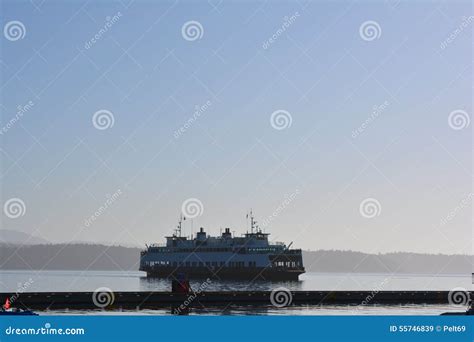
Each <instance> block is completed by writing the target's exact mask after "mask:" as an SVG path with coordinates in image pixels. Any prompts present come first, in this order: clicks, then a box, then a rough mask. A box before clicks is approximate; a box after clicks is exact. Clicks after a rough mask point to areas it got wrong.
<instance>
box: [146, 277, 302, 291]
mask: <svg viewBox="0 0 474 342" xmlns="http://www.w3.org/2000/svg"><path fill="white" fill-rule="evenodd" d="M205 281H206V280H205V279H199V280H197V279H194V280H190V284H191V288H192V289H198V288H199V287H200V286H201V284H203V283H204V282H205ZM139 282H140V283H139V286H140V291H170V290H171V280H169V279H163V278H147V277H140V280H139ZM303 283H304V281H303V280H293V281H266V280H254V281H245V280H212V279H211V281H210V282H209V285H207V286H206V291H271V290H272V289H274V288H277V287H285V288H287V289H289V290H291V291H301V290H302V289H303Z"/></svg>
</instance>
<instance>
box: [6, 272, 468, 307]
mask: <svg viewBox="0 0 474 342" xmlns="http://www.w3.org/2000/svg"><path fill="white" fill-rule="evenodd" d="M201 282H202V281H192V282H191V287H193V288H195V289H197V288H198V287H199V285H200V284H201ZM471 286H472V279H471V275H449V276H447V275H436V276H435V275H412V274H410V275H408V274H406V275H400V274H397V275H390V274H338V273H306V274H304V275H302V276H301V277H300V281H284V282H268V281H255V282H253V283H249V282H245V281H220V282H217V281H212V282H211V283H210V285H209V286H207V287H206V291H213V290H237V291H239V290H272V289H274V288H276V287H286V288H288V289H290V290H368V291H374V290H378V291H383V290H448V291H449V290H451V289H453V288H456V287H462V288H466V289H471ZM99 287H108V288H110V289H111V290H113V291H169V290H170V281H168V280H164V279H152V278H146V277H145V273H143V272H116V271H0V292H17V291H19V292H42V291H50V292H53V291H94V290H96V289H97V288H99ZM462 309H463V308H460V307H456V306H449V305H424V306H423V305H416V306H415V305H406V306H380V305H367V306H364V307H356V306H346V305H344V306H328V305H325V306H290V307H287V308H283V309H279V308H273V307H258V308H255V307H252V308H249V307H229V308H226V309H223V308H207V309H202V310H199V309H192V311H191V312H190V314H206V315H222V314H224V315H226V314H240V315H242V314H252V315H260V314H263V315H266V314H286V315H341V314H350V315H352V314H358V315H404V314H406V315H425V314H426V315H428V314H440V313H442V312H447V311H462ZM61 313H67V314H90V313H94V314H101V313H104V314H170V311H169V310H166V309H159V310H140V311H123V312H119V311H114V312H111V311H54V312H53V311H49V312H43V313H42V314H61Z"/></svg>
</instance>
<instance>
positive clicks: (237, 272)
mask: <svg viewBox="0 0 474 342" xmlns="http://www.w3.org/2000/svg"><path fill="white" fill-rule="evenodd" d="M184 219H186V218H184ZM182 222H183V217H181V218H180V220H179V222H178V226H177V229H176V230H175V233H174V234H173V235H172V236H167V237H166V244H165V245H158V244H153V245H150V246H147V248H146V249H145V250H143V251H141V255H140V270H141V271H145V272H146V273H147V276H148V277H160V278H172V277H176V275H178V274H185V275H186V276H187V277H189V278H190V279H191V278H211V279H220V280H224V279H241V280H256V279H264V280H298V276H299V275H300V274H302V273H304V272H305V269H304V266H303V257H302V253H301V249H290V247H291V244H292V243H290V244H289V245H288V246H286V245H285V244H284V243H281V242H276V243H273V244H272V243H270V242H269V241H268V236H269V235H270V234H268V233H265V232H262V230H261V229H260V228H259V227H258V225H257V222H256V221H255V219H254V217H253V214H252V213H251V214H250V227H251V229H250V233H249V232H247V233H246V234H244V235H243V236H241V237H235V236H234V235H233V234H232V233H231V231H230V228H225V230H224V232H222V234H221V235H220V236H210V235H208V234H207V233H206V232H205V231H204V228H202V227H201V228H200V230H199V232H198V233H197V234H196V237H193V236H191V238H188V237H185V236H181V229H182Z"/></svg>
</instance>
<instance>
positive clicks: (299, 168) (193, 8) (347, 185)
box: [0, 0, 473, 253]
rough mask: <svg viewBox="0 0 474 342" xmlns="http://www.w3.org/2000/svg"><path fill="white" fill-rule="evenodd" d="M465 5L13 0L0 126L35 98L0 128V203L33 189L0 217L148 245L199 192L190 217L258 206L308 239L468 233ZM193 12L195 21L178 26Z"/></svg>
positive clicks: (7, 15) (215, 218) (210, 217)
mask: <svg viewBox="0 0 474 342" xmlns="http://www.w3.org/2000/svg"><path fill="white" fill-rule="evenodd" d="M114 16H118V19H117V20H114V22H113V24H112V25H111V27H110V28H109V29H108V30H107V31H106V32H103V33H100V30H101V29H103V28H104V25H106V23H107V19H109V20H111V18H113V17H114ZM292 16H293V19H294V20H292V21H291V23H290V24H289V25H287V27H285V30H284V31H283V32H281V28H282V26H283V25H284V22H285V21H286V22H288V20H289V18H291V17H292ZM470 16H472V8H471V3H470V2H468V1H466V2H462V1H457V2H453V1H449V2H439V1H432V2H428V1H417V2H403V1H402V2H398V1H379V2H375V1H374V2H369V1H356V2H351V1H337V2H324V1H315V2H306V1H299V2H297V1H277V2H253V1H245V2H234V1H229V2H205V1H203V2H197V1H196V2H191V1H180V2H173V1H160V2H152V1H138V0H137V1H131V2H126V1H99V2H92V1H91V2H84V1H70V2H59V1H54V2H43V3H41V2H35V1H32V2H27V1H25V2H21V1H20V2H18V1H2V8H1V24H2V27H5V25H7V23H9V22H11V21H20V22H21V23H22V24H23V25H24V28H25V35H24V37H23V38H22V39H18V40H9V39H7V38H6V36H5V34H4V35H3V36H2V39H1V81H2V82H1V83H2V91H1V107H0V108H1V111H2V121H1V122H2V126H3V127H5V125H7V123H8V122H10V120H11V119H12V118H14V117H15V115H16V114H17V111H18V106H19V105H22V106H24V105H26V104H27V103H29V101H32V103H33V106H31V108H30V109H29V110H28V111H27V112H26V113H24V115H23V116H21V118H20V119H19V120H18V121H16V122H15V123H14V124H13V125H12V126H11V127H9V128H8V129H7V131H6V132H4V133H3V134H2V135H1V144H2V173H1V176H2V198H3V201H2V202H6V201H7V200H8V199H10V198H19V199H21V200H22V201H23V202H24V203H25V208H26V210H25V213H24V215H23V216H21V217H18V218H14V219H12V218H10V217H8V216H7V215H3V217H2V228H3V229H12V230H20V231H24V232H28V233H35V234H36V235H40V236H42V237H44V238H46V239H48V240H50V241H57V242H64V241H71V240H72V241H76V240H78V241H105V242H115V243H129V244H143V243H145V242H151V241H157V240H161V239H162V237H163V236H164V235H165V234H169V233H170V232H171V231H172V229H173V227H174V225H175V224H176V220H177V217H178V216H179V214H180V210H181V205H182V203H183V201H185V200H186V199H188V198H197V199H199V200H200V201H201V203H202V204H203V208H204V209H203V213H202V215H201V216H199V217H198V218H196V219H194V220H193V225H194V230H196V229H197V227H199V226H204V227H206V228H207V230H208V231H210V232H211V233H218V232H219V228H221V227H222V228H223V227H227V226H229V227H231V228H232V230H235V231H236V232H237V233H240V232H242V233H243V232H244V231H245V229H246V220H245V213H246V211H247V210H248V209H249V208H251V207H252V208H253V209H254V212H255V214H256V215H257V218H259V219H260V221H263V220H264V219H265V218H268V217H273V218H272V219H271V224H269V226H268V228H267V230H268V231H269V232H271V233H272V236H273V237H274V238H276V239H278V240H284V241H286V242H290V241H294V246H296V247H300V248H305V249H320V248H324V249H354V250H362V251H367V252H384V251H397V250H404V251H420V252H433V253H437V252H443V253H458V252H465V253H467V252H470V251H471V243H472V238H471V236H472V235H471V224H472V197H470V201H468V204H467V205H464V204H462V203H464V202H462V201H463V200H464V199H466V198H469V194H470V193H472V168H471V161H472V140H471V136H472V135H471V134H472V131H471V129H472V125H467V126H466V127H464V128H463V129H453V128H452V127H451V126H450V125H449V121H448V117H449V115H450V113H452V112H453V111H458V110H460V111H463V113H466V114H462V115H464V118H466V115H467V118H469V119H470V118H472V97H473V96H472V52H471V48H472V41H473V40H472V24H473V21H472V17H470ZM285 18H286V19H285ZM189 21H196V22H198V23H199V24H200V25H201V27H202V32H201V33H202V37H200V38H199V39H196V40H191V41H190V40H187V39H184V38H183V35H182V27H183V25H184V24H185V23H187V22H189ZM367 21H374V22H376V23H377V24H378V26H379V29H378V33H379V36H378V37H376V38H375V39H373V40H370V37H369V40H367V39H363V38H364V37H362V36H361V34H360V27H361V25H363V24H364V23H366V22H367ZM463 23H464V24H465V26H462V25H463ZM459 28H462V29H461V30H460V29H459ZM279 29H280V33H278V32H279V31H278V30H279ZM97 34H99V36H100V38H99V39H98V40H97V41H96V42H95V43H93V44H91V46H90V47H89V48H86V43H87V42H89V41H90V40H91V39H92V38H93V37H94V36H95V35H97ZM453 35H454V36H453ZM272 36H273V37H274V39H273V40H274V41H273V42H272V43H270V44H269V46H268V47H267V48H266V49H265V48H264V47H263V45H264V43H265V42H268V40H269V39H270V38H271V37H272ZM450 36H451V37H454V39H451V40H450V41H449V43H448V44H447V45H446V46H443V45H442V44H443V42H445V43H446V40H447V39H448V37H450ZM275 37H276V38H275ZM366 38H367V37H366ZM208 101H209V103H210V105H209V106H207V108H206V110H205V111H203V112H202V113H201V114H200V115H199V116H198V117H195V115H194V114H193V113H194V111H195V107H196V106H202V105H204V104H205V103H207V102H208ZM384 103H386V105H385V107H384V109H383V110H379V112H377V113H378V114H376V115H374V114H373V111H374V106H381V105H382V104H384ZM99 110H107V111H109V112H110V113H112V115H113V118H114V124H113V126H112V127H109V128H107V129H104V130H99V129H97V128H95V127H94V125H93V122H92V117H93V115H94V113H96V112H97V111H99ZM277 110H284V111H287V112H288V113H289V115H290V116H291V126H289V127H286V128H284V129H281V130H277V129H275V128H274V127H273V126H272V125H271V122H270V118H271V114H272V113H273V112H275V111H277ZM193 117H194V118H195V120H194V119H192V118H193ZM190 119H191V124H190V125H188V127H187V128H186V129H185V131H184V132H183V133H182V134H181V135H180V136H179V137H178V138H176V137H175V136H174V135H173V133H174V132H175V131H176V130H179V129H180V127H182V126H183V125H184V124H185V123H186V122H188V120H190ZM364 123H366V124H365V125H364V127H363V128H362V132H361V133H360V134H359V135H357V136H356V137H354V136H353V132H354V131H355V130H357V129H359V128H361V127H362V126H363V124H364ZM118 189H120V190H121V195H120V196H119V197H118V198H117V200H116V201H114V202H113V203H112V204H111V205H110V206H108V207H107V209H106V210H105V211H104V212H103V213H101V214H100V215H99V216H98V217H97V219H96V220H95V221H94V222H93V224H91V225H90V227H84V221H85V220H86V219H87V218H88V217H90V216H91V215H94V213H95V212H96V211H97V210H98V208H100V207H101V206H104V203H105V202H106V200H107V198H108V197H107V196H111V195H112V194H114V193H116V192H117V190H118ZM295 191H298V194H297V195H296V196H294V197H295V198H294V200H292V201H291V203H289V204H288V205H285V206H284V207H285V208H284V209H283V210H278V208H279V207H281V205H282V203H283V202H284V200H285V197H288V196H290V195H291V194H294V193H295ZM366 198H374V199H376V200H377V201H378V202H379V204H380V208H379V213H378V214H379V215H377V216H376V217H373V218H366V217H364V216H363V215H361V213H360V204H361V202H362V201H363V200H364V199H366ZM453 211H454V212H455V215H453V217H452V218H449V219H446V218H447V217H451V216H450V213H452V212H453ZM275 213H277V214H275ZM4 214H5V213H4ZM273 214H275V215H273ZM272 215H273V216H272ZM190 230H191V227H190V224H189V223H188V224H187V226H186V227H185V231H186V233H187V234H189V233H190Z"/></svg>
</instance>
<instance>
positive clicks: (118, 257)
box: [0, 243, 472, 275]
mask: <svg viewBox="0 0 474 342" xmlns="http://www.w3.org/2000/svg"><path fill="white" fill-rule="evenodd" d="M140 251H141V248H138V247H123V246H106V245H99V244H83V243H80V244H79V243H78V244H70V245H68V244H38V245H23V246H20V245H15V244H1V248H0V270H65V271H83V270H91V271H138V265H139V256H140ZM303 261H304V266H305V268H306V271H307V272H317V273H374V274H387V273H396V274H420V275H424V274H426V275H430V274H431V275H433V274H441V275H443V274H450V275H454V274H470V273H472V256H469V255H443V254H420V253H409V252H398V253H384V254H368V253H362V252H354V251H340V250H318V251H303Z"/></svg>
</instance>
